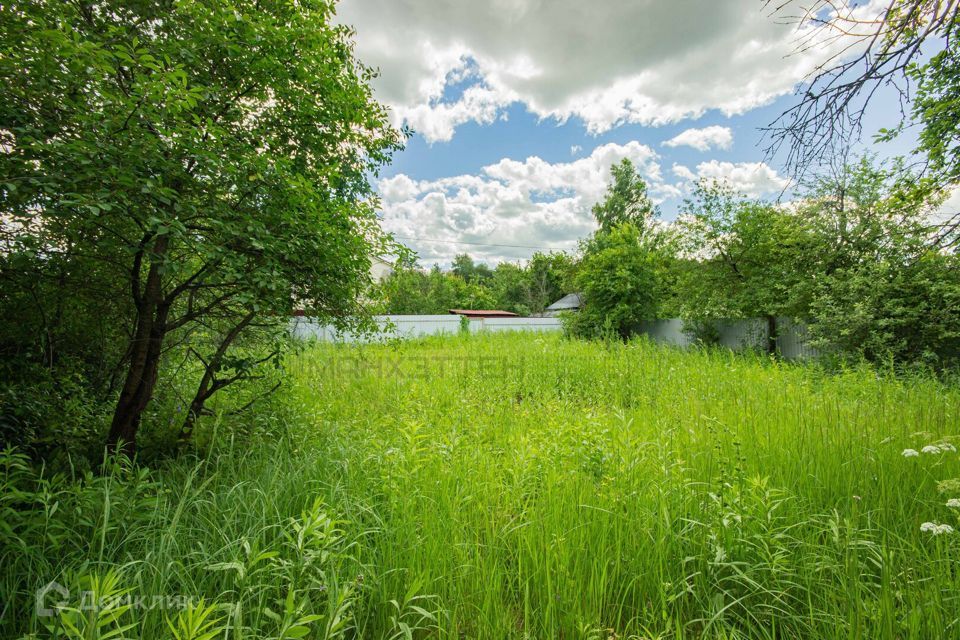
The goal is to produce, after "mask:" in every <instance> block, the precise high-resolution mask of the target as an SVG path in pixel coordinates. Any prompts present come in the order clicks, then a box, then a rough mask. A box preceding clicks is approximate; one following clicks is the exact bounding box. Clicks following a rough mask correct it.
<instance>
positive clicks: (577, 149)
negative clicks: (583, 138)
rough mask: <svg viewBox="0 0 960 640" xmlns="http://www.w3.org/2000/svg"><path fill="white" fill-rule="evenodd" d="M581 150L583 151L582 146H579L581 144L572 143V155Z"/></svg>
mask: <svg viewBox="0 0 960 640" xmlns="http://www.w3.org/2000/svg"><path fill="white" fill-rule="evenodd" d="M581 151H583V147H581V146H580V145H578V144H575V145H573V146H572V147H570V155H572V156H575V155H577V154H578V153H580V152H581Z"/></svg>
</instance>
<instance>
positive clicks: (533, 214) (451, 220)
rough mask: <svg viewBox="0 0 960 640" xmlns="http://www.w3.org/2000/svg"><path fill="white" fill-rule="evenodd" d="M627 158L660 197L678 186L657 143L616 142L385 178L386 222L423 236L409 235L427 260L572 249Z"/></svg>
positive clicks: (405, 234)
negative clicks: (560, 154) (426, 175)
mask: <svg viewBox="0 0 960 640" xmlns="http://www.w3.org/2000/svg"><path fill="white" fill-rule="evenodd" d="M623 158H629V159H630V160H631V161H632V162H633V163H634V165H635V166H636V167H637V170H638V171H639V172H640V174H641V175H642V176H643V177H644V178H645V179H646V180H647V182H648V183H649V186H650V193H651V195H652V197H653V198H654V200H655V201H662V200H663V199H664V198H668V197H673V196H675V195H677V194H678V193H679V190H678V188H677V186H675V185H672V184H670V183H668V182H667V181H666V180H665V178H664V176H663V172H662V170H661V167H660V163H659V156H658V155H657V153H656V152H655V151H653V150H652V149H651V148H650V147H648V146H646V145H643V144H640V143H639V142H636V141H633V142H628V143H626V144H624V145H619V144H612V143H611V144H604V145H601V146H598V147H597V148H595V149H594V150H593V152H592V153H591V154H590V155H589V156H586V157H583V158H579V159H576V160H572V161H570V162H558V163H550V162H547V161H545V160H543V159H542V158H539V157H537V156H532V157H529V158H527V159H525V160H522V161H521V160H513V159H509V158H504V159H502V160H500V161H499V162H497V163H494V164H491V165H487V166H485V167H483V169H481V171H480V172H479V173H478V174H477V175H459V176H452V177H448V178H441V179H438V180H422V181H414V180H411V179H410V178H409V177H408V176H406V175H403V174H400V175H397V176H394V177H391V178H385V179H381V180H380V181H379V183H378V186H379V191H380V195H381V198H382V224H383V227H384V229H386V230H387V231H390V232H393V233H394V234H396V235H397V236H400V237H402V238H417V240H405V242H406V243H407V244H409V245H410V246H412V247H413V248H414V249H415V250H417V251H418V253H419V254H420V257H421V260H422V261H423V262H425V263H427V264H431V263H433V262H439V263H449V262H450V261H451V260H452V258H453V256H454V255H455V254H456V253H459V252H463V251H469V252H470V253H471V254H472V255H474V256H475V257H477V258H479V259H482V260H487V261H490V262H499V261H502V260H516V259H523V258H527V257H529V256H530V255H531V254H532V253H533V251H534V249H532V248H530V247H538V248H545V249H547V248H554V249H563V250H573V249H575V248H576V245H577V241H578V240H579V239H581V238H584V237H585V236H587V235H588V234H589V233H591V232H592V231H593V230H594V228H595V223H594V220H593V217H592V215H591V213H590V208H591V207H592V206H593V204H594V203H596V202H597V201H598V200H599V199H601V198H602V197H603V195H604V193H605V191H606V187H607V184H608V182H609V181H610V166H611V165H613V164H616V163H618V162H620V160H622V159H623ZM457 243H472V244H457ZM484 245H502V246H484Z"/></svg>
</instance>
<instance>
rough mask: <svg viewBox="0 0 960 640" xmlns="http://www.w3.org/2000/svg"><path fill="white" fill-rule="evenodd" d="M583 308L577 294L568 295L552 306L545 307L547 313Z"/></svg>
mask: <svg viewBox="0 0 960 640" xmlns="http://www.w3.org/2000/svg"><path fill="white" fill-rule="evenodd" d="M581 306H583V303H582V302H581V300H580V294H579V293H568V294H567V295H565V296H563V297H562V298H560V299H559V300H557V301H556V302H554V303H553V304H552V305H550V306H549V307H547V311H565V310H568V309H579V308H580V307H581Z"/></svg>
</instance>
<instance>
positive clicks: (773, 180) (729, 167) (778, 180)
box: [674, 160, 790, 197]
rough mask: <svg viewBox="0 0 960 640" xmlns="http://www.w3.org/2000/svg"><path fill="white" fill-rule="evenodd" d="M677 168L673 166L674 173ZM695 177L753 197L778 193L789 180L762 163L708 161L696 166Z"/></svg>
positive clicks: (785, 186)
mask: <svg viewBox="0 0 960 640" xmlns="http://www.w3.org/2000/svg"><path fill="white" fill-rule="evenodd" d="M677 166H679V165H675V166H674V173H676V169H677ZM684 168H685V167H684ZM697 175H698V177H700V178H702V179H705V180H713V181H717V182H722V183H724V184H727V185H729V186H730V187H732V188H734V189H736V190H737V191H740V192H742V193H745V194H746V195H748V196H753V197H759V196H762V195H770V194H776V193H780V192H781V191H783V190H784V189H786V188H787V187H789V186H790V179H789V178H785V177H783V176H781V175H780V174H778V173H777V171H776V170H775V169H773V168H772V167H770V166H769V165H767V164H766V163H764V162H737V163H733V162H718V161H717V160H710V161H708V162H701V163H700V164H698V165H697Z"/></svg>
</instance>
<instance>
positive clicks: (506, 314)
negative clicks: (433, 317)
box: [449, 309, 517, 318]
mask: <svg viewBox="0 0 960 640" xmlns="http://www.w3.org/2000/svg"><path fill="white" fill-rule="evenodd" d="M449 311H450V313H453V314H455V315H458V316H466V317H468V318H516V317H517V314H515V313H512V312H510V311H500V310H499V309H449Z"/></svg>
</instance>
